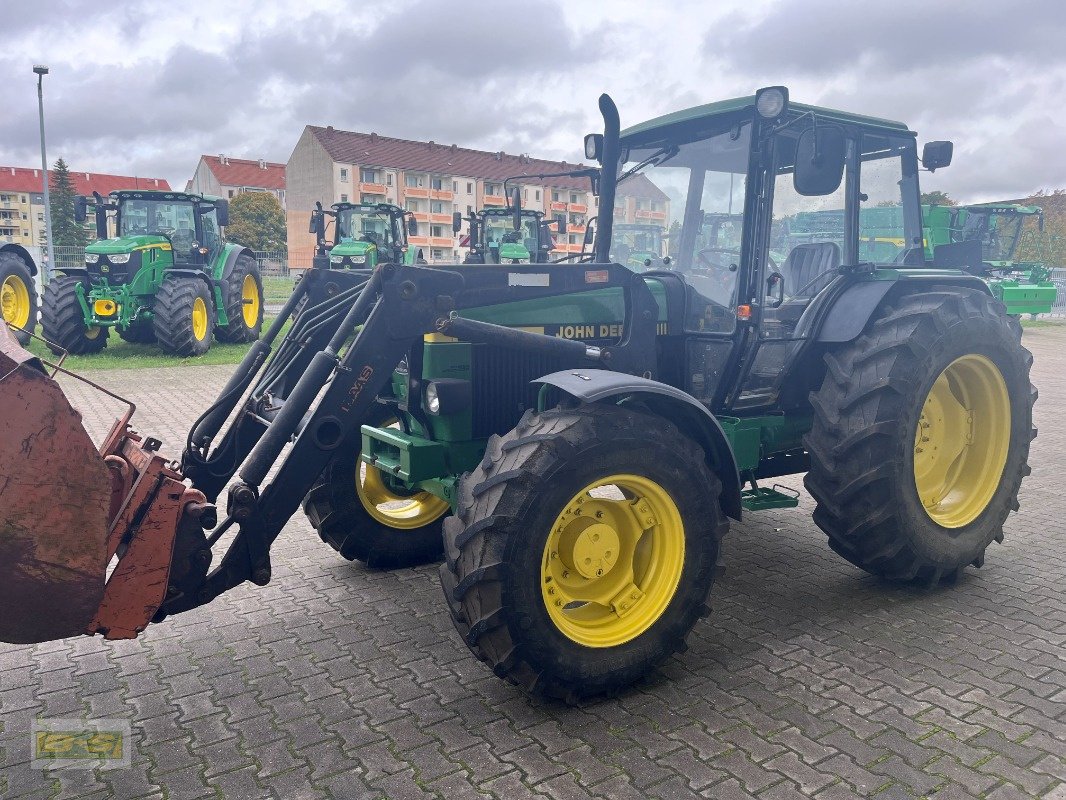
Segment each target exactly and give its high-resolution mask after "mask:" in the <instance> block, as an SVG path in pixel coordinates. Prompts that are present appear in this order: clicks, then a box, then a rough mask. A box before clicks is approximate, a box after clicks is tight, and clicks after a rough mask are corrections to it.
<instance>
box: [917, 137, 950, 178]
mask: <svg viewBox="0 0 1066 800" xmlns="http://www.w3.org/2000/svg"><path fill="white" fill-rule="evenodd" d="M954 150H955V145H954V144H952V143H951V142H926V143H925V147H923V148H922V166H923V167H925V168H926V169H927V170H929V171H930V172H936V171H937V170H938V169H940V168H941V167H946V166H948V165H950V164H951V155H952V153H953V152H954Z"/></svg>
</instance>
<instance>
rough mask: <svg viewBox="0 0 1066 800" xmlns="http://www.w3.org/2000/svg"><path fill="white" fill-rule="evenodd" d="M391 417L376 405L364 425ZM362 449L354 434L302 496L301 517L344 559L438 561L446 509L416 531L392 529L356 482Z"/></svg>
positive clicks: (387, 565)
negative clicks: (373, 512)
mask: <svg viewBox="0 0 1066 800" xmlns="http://www.w3.org/2000/svg"><path fill="white" fill-rule="evenodd" d="M393 419H394V417H393V415H392V413H391V412H389V411H388V410H387V409H385V408H383V407H375V408H374V409H372V410H371V412H370V413H369V414H368V415H367V418H366V419H365V420H364V422H363V424H364V425H373V426H382V425H386V424H389V423H391V422H392V421H393ZM361 445H362V440H361V437H360V436H359V435H358V430H357V431H356V435H355V436H353V437H352V438H350V439H349V440H348V441H347V442H346V443H345V444H343V445H342V446H341V447H339V448H338V449H337V455H336V456H334V458H333V460H332V461H330V463H329V464H327V465H326V468H325V469H324V470H323V471H322V475H321V476H320V477H319V480H318V482H317V483H316V484H315V485H314V486H313V487H312V488H311V491H309V492H308V493H307V496H306V497H305V498H304V501H303V509H304V513H305V514H306V515H307V519H308V520H309V521H310V523H311V525H312V527H314V529H315V530H316V531H318V535H319V537H321V539H322V541H323V542H325V543H326V544H328V545H329V546H330V547H332V548H333V549H334V550H336V551H337V552H338V553H340V555H341V556H342V557H344V558H346V559H348V560H349V561H362V562H363V563H364V564H366V565H367V566H368V567H371V568H374V569H397V568H400V567H410V566H415V565H417V564H428V563H432V562H436V561H439V560H440V559H441V556H442V554H443V550H444V546H443V539H442V534H441V526H442V525H443V523H444V517H445V515H446V514H447V511H448V509H447V507H446V506H442V507H441V508H440V511H439V513H438V514H437V515H436V516H435V517H433V518H432V519H429V521H428V522H426V524H424V525H421V526H419V527H414V528H398V527H393V526H390V525H388V524H385V523H384V522H383V521H382V520H381V519H378V518H375V517H374V516H372V515H371V513H370V511H369V510H368V509H367V506H366V505H365V504H364V502H363V500H362V498H361V497H360V496H359V493H358V491H357V490H356V484H355V482H356V480H357V479H358V475H359V469H360V463H361V462H360V460H359V454H360V449H361ZM427 500H428V498H427ZM430 502H432V501H430ZM430 516H432V515H430Z"/></svg>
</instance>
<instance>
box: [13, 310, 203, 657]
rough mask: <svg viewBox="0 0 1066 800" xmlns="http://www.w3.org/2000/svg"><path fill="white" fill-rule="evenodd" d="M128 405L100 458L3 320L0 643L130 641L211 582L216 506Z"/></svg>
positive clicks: (52, 385) (56, 388)
mask: <svg viewBox="0 0 1066 800" xmlns="http://www.w3.org/2000/svg"><path fill="white" fill-rule="evenodd" d="M56 369H59V367H58V365H57V366H56ZM68 374H73V373H68ZM75 377H77V376H75ZM81 380H85V379H84V378H81ZM92 385H93V386H94V387H95V388H97V389H99V390H100V391H102V392H104V393H106V394H108V395H110V396H111V397H116V398H117V396H116V395H113V394H111V393H110V392H108V391H107V390H106V389H103V388H102V387H99V386H96V385H95V384H92ZM117 399H121V398H117ZM127 404H128V405H129V411H128V412H127V414H126V415H125V416H124V417H123V418H122V419H120V420H118V421H116V422H115V424H114V426H113V427H112V428H111V432H110V433H109V434H108V436H107V438H106V439H105V440H104V443H103V444H102V445H101V447H100V449H99V450H97V448H96V447H95V446H94V445H93V442H92V440H91V439H90V438H89V435H88V434H87V433H86V432H85V429H84V428H83V427H82V424H81V416H80V415H79V414H78V412H77V411H75V410H74V409H73V408H71V406H70V403H69V402H68V401H67V398H66V397H65V396H64V394H63V390H62V389H60V387H59V384H57V383H56V382H55V381H54V380H52V378H51V376H49V374H48V372H47V371H46V369H45V363H44V362H43V361H41V360H40V359H38V358H36V357H34V356H33V354H32V353H30V352H28V351H27V350H24V349H23V348H22V347H21V346H19V344H18V342H17V341H16V340H15V337H14V336H12V334H11V332H10V331H9V330H8V328H7V326H6V325H5V324H4V323H3V322H2V321H0V642H10V643H14V644H29V643H33V642H45V641H50V640H52V639H62V638H65V637H68V636H74V635H77V634H82V633H87V634H93V633H100V634H103V635H104V636H105V637H106V638H108V639H129V638H133V637H134V636H136V635H137V634H138V633H140V632H141V631H143V630H144V629H145V627H146V626H147V625H148V623H149V622H150V621H151V620H152V618H153V617H154V616H155V615H156V613H157V611H158V610H159V606H160V605H161V604H162V602H163V600H164V598H165V597H167V596H175V595H180V594H181V591H182V589H185V588H187V587H188V586H189V585H190V583H195V581H196V580H197V579H199V578H200V577H202V576H203V575H204V574H205V573H206V570H207V567H208V565H209V563H210V550H209V548H206V547H205V545H206V541H205V539H204V533H203V529H202V526H201V522H204V521H206V520H207V519H210V518H211V515H213V507H212V506H210V505H209V504H208V503H207V502H206V498H205V497H204V495H203V493H201V492H199V491H197V490H195V489H190V488H189V487H187V486H186V485H185V483H184V479H183V478H182V476H181V474H180V473H178V472H176V471H175V470H174V469H173V468H172V467H171V466H170V465H169V463H168V462H167V461H166V459H164V458H163V457H162V456H160V455H159V454H158V453H157V452H156V451H157V449H158V448H159V442H158V441H157V440H155V439H151V438H144V439H142V438H141V437H140V436H138V435H137V434H136V433H135V432H134V431H132V430H131V429H130V427H129V424H128V423H129V420H130V417H131V415H132V413H133V405H132V404H129V403H127ZM209 509H210V510H211V514H209V515H207V516H205V514H206V513H207V512H208V510H209ZM179 539H180V541H181V546H180V548H179V549H180V550H181V553H182V557H181V559H180V563H179V564H178V565H177V567H176V568H174V569H172V566H173V564H172V562H173V560H174V552H175V542H177V541H179ZM112 559H116V561H115V564H114V566H113V568H112V569H111V571H110V574H108V573H107V568H108V566H109V565H110V562H111V561H112Z"/></svg>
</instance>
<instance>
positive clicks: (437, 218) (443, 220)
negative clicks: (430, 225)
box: [429, 214, 452, 225]
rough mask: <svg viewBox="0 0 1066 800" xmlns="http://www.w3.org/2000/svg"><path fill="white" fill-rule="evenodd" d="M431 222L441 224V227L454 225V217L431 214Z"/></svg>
mask: <svg viewBox="0 0 1066 800" xmlns="http://www.w3.org/2000/svg"><path fill="white" fill-rule="evenodd" d="M429 221H430V222H436V223H438V224H441V225H451V224H452V215H451V214H430V215H429Z"/></svg>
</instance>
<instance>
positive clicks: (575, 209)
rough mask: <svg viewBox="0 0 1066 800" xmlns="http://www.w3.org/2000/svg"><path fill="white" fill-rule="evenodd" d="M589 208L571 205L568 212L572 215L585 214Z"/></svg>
mask: <svg viewBox="0 0 1066 800" xmlns="http://www.w3.org/2000/svg"><path fill="white" fill-rule="evenodd" d="M588 210H589V207H588V206H587V205H585V204H584V203H571V204H570V211H571V212H573V213H574V214H587V213H588Z"/></svg>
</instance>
